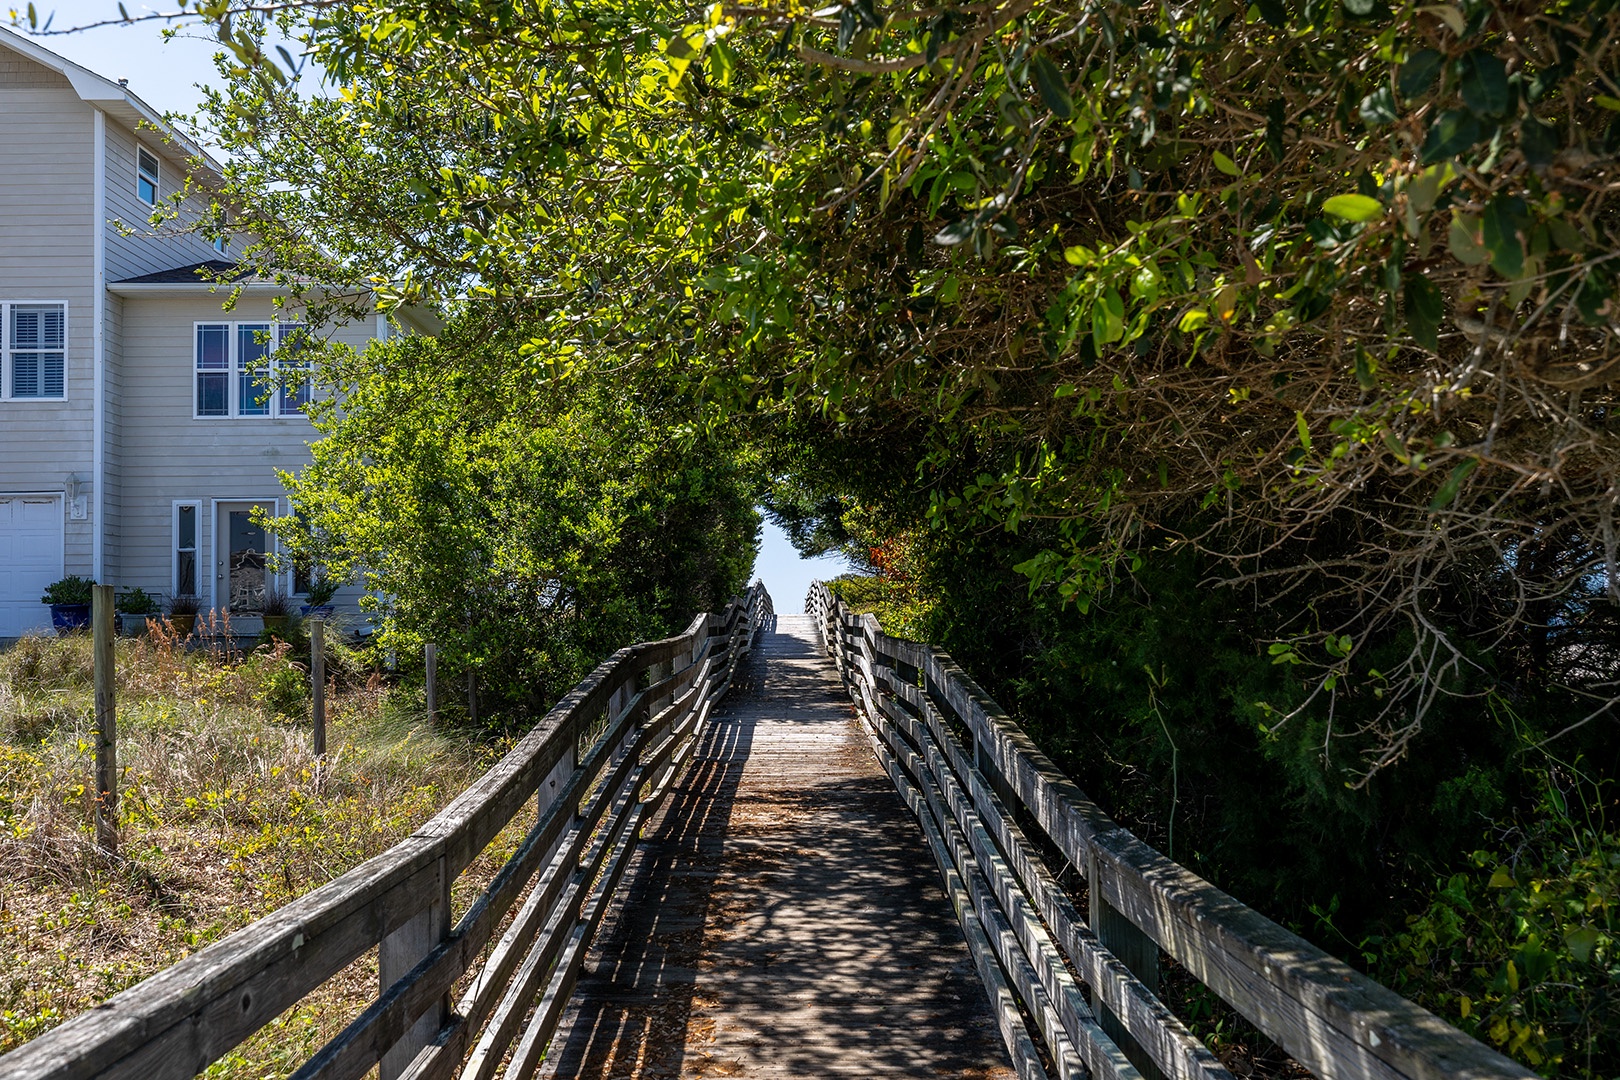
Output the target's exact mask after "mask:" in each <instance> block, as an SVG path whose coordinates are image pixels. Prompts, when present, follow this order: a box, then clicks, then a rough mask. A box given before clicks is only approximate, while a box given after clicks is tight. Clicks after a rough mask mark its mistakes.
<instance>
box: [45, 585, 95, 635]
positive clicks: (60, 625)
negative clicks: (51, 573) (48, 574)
mask: <svg viewBox="0 0 1620 1080" xmlns="http://www.w3.org/2000/svg"><path fill="white" fill-rule="evenodd" d="M94 585H95V582H94V581H91V580H90V579H89V578H87V577H76V576H71V575H70V576H68V577H65V578H63V579H62V580H61V581H55V582H52V583H51V584H50V585H48V586H46V588H45V595H44V596H42V597H40V598H39V602H40V603H42V604H49V605H50V606H51V625H52V626H54V627H56V630H57V632H58V633H66V632H68V631H72V630H83V629H84V628H85V627H87V626H89V625H90V589H91V587H92V586H94Z"/></svg>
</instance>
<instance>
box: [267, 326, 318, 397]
mask: <svg viewBox="0 0 1620 1080" xmlns="http://www.w3.org/2000/svg"><path fill="white" fill-rule="evenodd" d="M276 345H277V347H278V349H279V351H278V352H277V354H276V367H277V382H278V384H279V385H280V387H281V404H280V406H279V412H280V414H281V415H282V416H296V415H297V414H299V413H302V412H303V411H304V406H306V405H308V404H309V402H310V397H311V395H312V394H313V392H314V388H315V384H314V381H313V380H312V379H311V378H310V370H309V352H308V348H309V327H307V326H302V325H300V324H298V323H282V324H280V325H279V326H277V327H276Z"/></svg>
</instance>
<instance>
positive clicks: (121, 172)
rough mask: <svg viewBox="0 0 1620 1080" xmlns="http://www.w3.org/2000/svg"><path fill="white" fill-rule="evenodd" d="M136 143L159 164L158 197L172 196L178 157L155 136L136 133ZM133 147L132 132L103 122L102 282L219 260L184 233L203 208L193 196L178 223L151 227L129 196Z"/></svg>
mask: <svg viewBox="0 0 1620 1080" xmlns="http://www.w3.org/2000/svg"><path fill="white" fill-rule="evenodd" d="M138 141H139V143H140V145H141V146H144V147H146V149H147V151H148V152H150V153H153V154H156V155H158V158H159V159H160V161H161V165H160V167H159V169H158V193H159V195H160V196H161V197H163V198H168V197H170V196H172V195H174V194H175V192H177V191H179V190H180V189H181V187H183V185H184V180H185V175H186V172H187V171H188V170H187V166H186V163H185V160H184V158H183V156H181V155H177V154H175V153H174V148H173V147H171V146H168V145H165V144H164V142H163V140H162V139H161V138H160V137H159V136H158V133H157V132H153V131H147V132H142V133H141V135H140V136H139V140H138ZM136 142H137V136H136V135H135V133H134V132H132V131H130V130H129V129H128V128H126V127H124V126H123V125H122V124H119V123H117V122H116V121H114V120H112V119H111V118H109V119H108V120H107V206H106V210H107V218H108V224H107V241H106V243H107V253H106V258H107V280H108V281H125V280H127V279H129V278H134V277H140V276H141V275H142V274H152V273H156V272H157V271H159V270H172V269H173V268H174V267H176V266H189V265H191V264H193V263H200V262H206V261H208V260H209V259H218V258H221V256H220V254H219V253H218V252H217V251H215V250H214V247H213V244H212V243H211V242H210V241H208V240H207V239H205V238H204V237H203V236H202V235H201V234H200V233H196V232H191V231H188V228H189V226H191V225H193V224H195V222H196V221H197V219H198V216H199V215H200V214H201V213H202V211H203V209H204V208H205V206H206V204H205V202H204V201H203V200H202V199H201V198H200V197H198V196H196V195H193V196H192V197H191V198H190V199H188V200H187V202H186V204H185V205H184V206H183V207H182V215H183V216H182V220H180V221H178V222H167V223H165V224H164V226H163V229H162V231H161V232H160V231H156V230H154V229H153V228H152V226H151V222H150V218H151V216H152V208H151V207H150V206H148V205H146V204H145V203H143V202H141V200H140V199H139V198H137V197H136V194H135V146H136ZM131 230H133V231H131ZM227 257H228V256H227Z"/></svg>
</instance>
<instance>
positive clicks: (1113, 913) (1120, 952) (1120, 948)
mask: <svg viewBox="0 0 1620 1080" xmlns="http://www.w3.org/2000/svg"><path fill="white" fill-rule="evenodd" d="M1087 864H1088V865H1087V867H1086V885H1087V894H1088V896H1089V898H1090V901H1091V929H1092V932H1093V933H1095V934H1096V935H1097V940H1098V941H1100V942H1101V943H1102V945H1103V947H1104V948H1106V949H1107V950H1108V951H1109V952H1111V953H1113V954H1114V955H1115V956H1116V957H1118V958H1119V960H1120V962H1121V963H1123V964H1124V965H1125V966H1126V967H1128V968H1130V969H1131V972H1132V973H1133V974H1134V975H1135V976H1136V977H1137V978H1138V979H1140V980H1142V985H1143V986H1146V987H1147V988H1148V990H1150V991H1152V992H1153V993H1154V994H1157V993H1158V992H1159V946H1158V945H1157V944H1156V943H1155V942H1154V941H1153V939H1152V938H1150V937H1148V936H1147V935H1146V934H1145V933H1143V932H1142V931H1141V929H1139V928H1138V927H1137V925H1136V924H1135V923H1133V922H1131V920H1130V919H1128V918H1127V917H1126V916H1125V914H1124V913H1123V912H1121V911H1119V910H1118V909H1116V908H1115V907H1114V906H1113V905H1112V904H1110V903H1109V902H1108V900H1107V899H1106V898H1105V897H1104V896H1103V892H1104V886H1103V877H1104V875H1105V874H1106V873H1107V871H1105V870H1104V869H1103V867H1102V863H1101V860H1099V859H1098V858H1097V857H1096V856H1095V855H1094V854H1093V855H1092V856H1091V857H1090V858H1089V859H1087ZM1097 1019H1098V1020H1100V1021H1101V1022H1102V1029H1103V1031H1105V1032H1107V1034H1108V1037H1109V1038H1111V1039H1113V1040H1114V1043H1115V1044H1116V1045H1117V1046H1118V1047H1119V1048H1120V1049H1121V1050H1123V1051H1124V1052H1125V1056H1126V1057H1127V1058H1128V1059H1130V1062H1131V1064H1132V1065H1135V1066H1136V1070H1137V1072H1139V1073H1141V1074H1142V1080H1165V1076H1164V1072H1163V1070H1161V1069H1160V1068H1159V1067H1158V1065H1157V1064H1155V1063H1154V1061H1153V1059H1152V1058H1151V1057H1150V1056H1148V1053H1147V1051H1146V1050H1144V1049H1142V1045H1141V1044H1140V1043H1138V1042H1137V1041H1136V1039H1135V1038H1133V1037H1132V1036H1131V1033H1130V1032H1129V1031H1127V1030H1126V1029H1125V1025H1124V1024H1123V1023H1122V1022H1121V1021H1120V1019H1119V1017H1117V1016H1115V1015H1114V1013H1113V1010H1112V1009H1110V1008H1108V1006H1106V1005H1104V1004H1103V1003H1102V1002H1100V1001H1099V1002H1097Z"/></svg>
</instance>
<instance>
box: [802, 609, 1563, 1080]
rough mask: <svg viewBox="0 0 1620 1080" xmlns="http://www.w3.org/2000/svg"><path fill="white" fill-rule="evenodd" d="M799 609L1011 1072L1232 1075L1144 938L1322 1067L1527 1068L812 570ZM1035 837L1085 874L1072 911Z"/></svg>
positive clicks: (1412, 1077) (1431, 1072)
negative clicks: (849, 701)
mask: <svg viewBox="0 0 1620 1080" xmlns="http://www.w3.org/2000/svg"><path fill="white" fill-rule="evenodd" d="M806 610H807V611H809V612H810V614H811V615H812V616H814V618H815V619H816V623H817V626H818V627H819V628H820V632H821V640H822V643H823V645H824V646H825V647H826V649H827V651H828V653H829V654H830V655H831V656H832V657H833V658H834V659H835V660H836V661H837V664H838V670H839V673H840V675H841V676H842V677H843V679H844V683H845V686H846V687H847V688H848V690H849V692H850V696H851V697H852V698H853V699H854V700H855V702H856V705H857V707H858V711H859V712H860V714H861V716H862V718H863V719H864V721H865V722H866V725H867V728H868V732H869V734H870V735H871V736H872V743H873V748H874V750H875V751H876V752H877V755H878V757H879V759H880V760H881V761H882V762H883V764H884V766H885V768H886V769H887V770H888V772H889V775H890V777H891V778H892V779H893V780H894V783H895V786H896V787H897V788H898V789H899V791H900V793H901V795H902V796H903V797H904V798H905V800H906V802H907V803H908V804H909V805H910V807H911V809H912V812H913V813H915V814H916V815H917V819H918V821H919V823H920V824H921V825H922V828H923V832H924V834H925V835H926V837H927V840H928V845H929V847H930V848H931V849H932V850H933V853H934V857H935V859H936V860H937V861H938V863H939V867H940V871H941V873H942V874H943V876H944V879H945V886H946V890H947V892H948V893H949V895H950V898H951V902H952V904H953V905H954V906H955V908H956V913H957V916H958V918H959V919H960V920H961V923H962V929H963V931H964V933H965V935H966V937H967V940H968V944H969V947H970V949H971V951H972V953H973V957H974V962H975V964H976V966H977V967H978V970H979V974H980V976H981V977H982V978H983V980H984V983H985V987H986V989H987V990H988V991H989V993H990V998H991V1003H992V1005H994V1006H995V1008H996V1012H997V1017H998V1021H999V1023H1000V1025H1001V1031H1002V1035H1003V1037H1004V1039H1005V1040H1006V1043H1007V1048H1008V1051H1009V1052H1010V1054H1011V1055H1012V1059H1013V1064H1014V1066H1015V1067H1016V1069H1017V1071H1018V1074H1019V1076H1020V1077H1021V1078H1022V1080H1033V1078H1036V1077H1045V1076H1048V1075H1050V1074H1052V1073H1054V1072H1055V1074H1056V1075H1057V1076H1059V1077H1063V1078H1065V1080H1069V1078H1078V1077H1083V1076H1085V1075H1086V1071H1087V1069H1088V1068H1089V1070H1090V1071H1091V1072H1093V1073H1095V1074H1096V1075H1097V1076H1099V1077H1102V1078H1105V1080H1113V1078H1119V1080H1138V1078H1139V1077H1141V1076H1144V1075H1145V1076H1147V1077H1149V1078H1153V1077H1157V1076H1161V1075H1162V1076H1166V1077H1173V1078H1175V1080H1231V1074H1230V1073H1228V1072H1227V1070H1226V1069H1225V1068H1224V1067H1223V1066H1222V1065H1221V1063H1220V1061H1219V1060H1218V1059H1217V1058H1216V1057H1215V1055H1214V1054H1212V1053H1211V1052H1210V1051H1209V1049H1208V1048H1207V1047H1206V1046H1205V1045H1204V1044H1203V1043H1202V1042H1200V1041H1199V1040H1198V1039H1197V1038H1196V1037H1195V1036H1194V1035H1193V1034H1192V1032H1190V1031H1189V1030H1188V1029H1187V1027H1186V1025H1185V1024H1183V1023H1182V1022H1181V1021H1180V1020H1179V1019H1177V1017H1176V1016H1175V1014H1174V1013H1172V1012H1171V1011H1170V1010H1169V1009H1168V1008H1167V1007H1166V1006H1165V1005H1164V1003H1163V1002H1162V1001H1161V1000H1160V998H1159V996H1158V992H1157V991H1158V974H1159V963H1160V958H1159V951H1158V950H1160V949H1163V950H1164V951H1165V952H1166V953H1168V954H1169V955H1170V956H1172V957H1174V958H1175V959H1176V960H1177V961H1179V962H1180V963H1181V964H1182V965H1183V966H1184V967H1185V968H1186V969H1187V971H1188V972H1189V973H1191V974H1192V975H1193V976H1194V977H1195V978H1197V979H1199V980H1200V981H1201V982H1203V983H1204V985H1205V986H1207V987H1209V989H1211V990H1213V991H1214V992H1215V993H1216V994H1217V995H1219V996H1220V997H1221V998H1222V999H1223V1000H1225V1001H1226V1002H1227V1003H1228V1004H1230V1005H1231V1006H1232V1007H1233V1008H1234V1009H1236V1010H1237V1011H1238V1012H1239V1013H1241V1014H1242V1015H1243V1016H1244V1017H1246V1018H1247V1019H1248V1020H1249V1021H1250V1022H1251V1023H1253V1024H1254V1025H1255V1026H1256V1027H1257V1028H1259V1029H1260V1031H1262V1032H1264V1033H1265V1035H1266V1036H1267V1037H1268V1038H1270V1039H1272V1040H1273V1041H1274V1042H1276V1043H1277V1044H1278V1045H1279V1046H1281V1047H1282V1048H1283V1049H1284V1050H1285V1051H1286V1052H1287V1053H1289V1054H1291V1055H1292V1056H1293V1057H1294V1059H1295V1060H1297V1061H1298V1062H1299V1063H1300V1064H1302V1065H1303V1066H1305V1067H1306V1068H1307V1069H1309V1070H1310V1071H1311V1072H1312V1073H1314V1074H1315V1075H1317V1076H1319V1077H1322V1078H1323V1080H1400V1078H1409V1080H1472V1078H1484V1077H1497V1078H1501V1077H1512V1078H1515V1080H1522V1078H1529V1077H1533V1076H1534V1075H1535V1074H1534V1073H1532V1072H1530V1071H1529V1070H1527V1069H1525V1068H1523V1067H1522V1066H1520V1065H1518V1064H1516V1063H1514V1062H1512V1061H1510V1060H1508V1059H1507V1058H1505V1057H1503V1056H1502V1055H1500V1054H1498V1053H1496V1052H1495V1051H1493V1050H1491V1049H1490V1048H1489V1047H1486V1046H1485V1045H1483V1044H1482V1043H1479V1042H1477V1041H1475V1040H1474V1039H1471V1038H1469V1037H1468V1036H1467V1035H1465V1034H1464V1033H1462V1032H1461V1031H1458V1030H1457V1029H1456V1028H1454V1027H1452V1026H1451V1025H1449V1024H1447V1023H1445V1022H1444V1021H1442V1020H1441V1019H1440V1018H1439V1017H1437V1016H1435V1015H1434V1014H1433V1013H1430V1012H1427V1011H1425V1010H1424V1009H1422V1008H1419V1007H1418V1006H1417V1005H1414V1004H1413V1003H1412V1002H1410V1001H1407V1000H1406V999H1405V998H1403V997H1401V996H1400V995H1398V994H1396V993H1395V992H1394V991H1392V990H1389V989H1387V988H1385V987H1383V986H1380V985H1378V984H1377V983H1375V982H1373V981H1372V980H1370V979H1368V978H1366V977H1365V976H1363V975H1361V974H1359V973H1357V972H1356V971H1354V970H1352V969H1351V968H1349V967H1348V966H1346V965H1345V964H1343V963H1341V962H1340V961H1338V960H1336V959H1334V958H1333V957H1331V956H1329V955H1327V954H1326V953H1324V952H1323V951H1322V950H1320V949H1318V948H1316V947H1315V946H1314V945H1312V944H1310V943H1309V942H1307V941H1305V940H1304V939H1302V938H1300V937H1298V936H1297V935H1295V934H1293V933H1290V932H1289V931H1287V930H1285V929H1283V928H1282V927H1281V926H1278V925H1277V924H1276V923H1274V922H1272V921H1271V920H1270V919H1268V918H1266V917H1265V916H1263V915H1261V914H1260V913H1259V912H1256V911H1253V910H1251V909H1250V908H1247V907H1245V906H1244V905H1242V904H1240V903H1238V902H1237V901H1236V900H1234V899H1233V898H1232V897H1230V896H1228V895H1226V894H1225V893H1223V892H1221V891H1220V890H1219V889H1217V888H1215V887H1214V886H1212V885H1210V884H1209V883H1208V882H1206V881H1204V880H1202V879H1201V878H1199V877H1198V876H1197V875H1195V874H1193V873H1192V872H1191V871H1189V870H1187V869H1186V868H1185V867H1182V866H1179V865H1177V864H1176V863H1173V862H1171V861H1170V860H1169V859H1167V858H1165V857H1164V856H1163V855H1160V854H1159V853H1158V852H1157V851H1154V850H1153V849H1152V848H1150V847H1148V846H1147V845H1146V844H1144V843H1142V841H1140V840H1138V839H1137V838H1136V837H1135V836H1133V835H1132V834H1131V833H1130V832H1128V831H1126V830H1125V829H1123V828H1121V827H1120V826H1119V825H1117V824H1115V823H1114V822H1113V821H1111V820H1109V818H1108V816H1107V815H1106V814H1104V813H1103V812H1102V810H1101V809H1099V808H1098V807H1097V806H1096V804H1094V803H1093V802H1091V800H1090V799H1088V798H1086V796H1085V795H1084V794H1083V793H1082V792H1081V791H1080V789H1079V788H1078V787H1076V786H1075V785H1074V783H1073V782H1072V781H1071V780H1069V779H1068V778H1067V777H1066V776H1064V775H1063V774H1062V773H1061V772H1059V771H1058V770H1057V768H1056V767H1055V766H1054V765H1053V764H1052V762H1051V761H1050V760H1049V759H1048V758H1047V757H1046V755H1044V754H1042V753H1041V752H1040V750H1038V749H1037V748H1036V747H1035V745H1034V743H1033V742H1031V741H1030V739H1029V737H1028V736H1027V735H1026V734H1025V733H1024V732H1023V731H1022V730H1021V729H1020V728H1019V727H1018V726H1017V725H1016V724H1015V723H1013V721H1012V720H1011V719H1009V718H1008V717H1007V716H1006V715H1005V714H1004V713H1002V712H1001V710H1000V709H999V708H998V707H997V705H996V703H995V702H994V701H992V700H990V698H989V697H988V696H987V695H986V694H985V693H984V691H983V690H982V689H981V688H980V687H979V686H978V684H977V683H975V682H974V681H973V680H972V679H970V678H969V677H968V676H967V674H966V673H965V672H963V671H962V669H961V668H959V667H958V666H957V665H956V664H955V663H954V662H952V660H951V658H950V657H949V656H947V655H946V654H944V653H943V652H940V651H939V650H937V649H935V648H933V647H932V646H928V645H919V644H916V643H915V642H910V641H902V640H900V639H897V638H893V637H889V636H888V635H887V634H885V633H883V630H882V627H881V626H880V625H879V624H878V621H877V619H876V618H875V617H873V616H871V615H864V616H858V615H854V614H852V613H851V612H850V611H849V609H848V608H847V607H845V606H844V604H843V603H842V602H841V601H839V600H838V599H837V598H836V597H834V596H833V595H832V593H831V592H830V591H829V590H828V589H827V587H826V586H825V585H823V584H821V583H819V582H818V583H816V584H815V585H813V586H812V587H811V590H810V596H809V598H808V600H807V602H806ZM1026 826H1027V827H1028V828H1029V829H1030V830H1031V832H1033V833H1035V834H1036V836H1037V840H1038V841H1039V842H1038V843H1032V842H1031V840H1030V836H1029V834H1028V833H1026V832H1025V831H1024V828H1025V827H1026ZM1043 848H1044V849H1047V850H1050V851H1055V852H1057V853H1059V855H1060V857H1061V860H1063V861H1066V863H1067V864H1068V865H1070V866H1072V867H1074V868H1075V869H1076V870H1078V871H1079V872H1080V873H1081V874H1082V875H1083V876H1084V877H1085V880H1086V886H1087V888H1086V895H1087V899H1088V906H1089V908H1090V916H1091V917H1090V919H1089V920H1086V919H1083V918H1082V917H1081V915H1080V912H1079V911H1078V910H1077V908H1076V905H1075V903H1074V901H1073V899H1072V898H1071V897H1070V896H1069V895H1068V894H1067V893H1066V892H1065V890H1064V889H1063V888H1062V887H1061V886H1060V885H1059V883H1058V880H1057V877H1056V876H1055V875H1054V872H1053V869H1052V867H1051V866H1049V865H1048V864H1047V862H1046V861H1045V860H1044V859H1043V858H1042V854H1041V852H1042V849H1043ZM1060 869H1061V867H1060Z"/></svg>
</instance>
